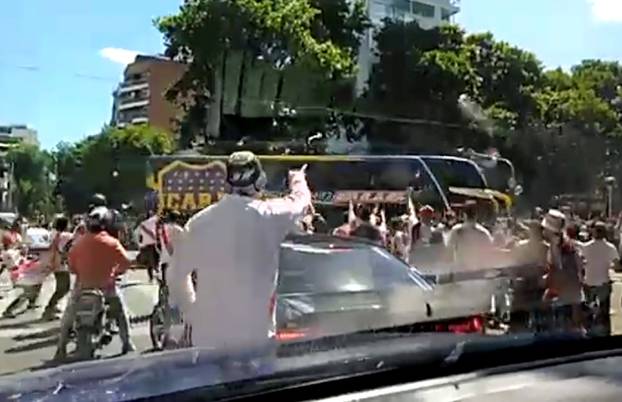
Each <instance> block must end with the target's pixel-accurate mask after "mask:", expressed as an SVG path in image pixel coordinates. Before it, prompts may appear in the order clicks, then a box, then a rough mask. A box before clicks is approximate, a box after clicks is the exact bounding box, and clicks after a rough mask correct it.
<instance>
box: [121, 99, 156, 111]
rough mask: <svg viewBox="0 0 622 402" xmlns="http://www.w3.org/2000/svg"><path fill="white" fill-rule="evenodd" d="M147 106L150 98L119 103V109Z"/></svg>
mask: <svg viewBox="0 0 622 402" xmlns="http://www.w3.org/2000/svg"><path fill="white" fill-rule="evenodd" d="M146 106H149V99H145V100H141V101H136V102H127V103H121V104H119V106H117V110H119V111H121V110H129V109H137V108H141V107H146Z"/></svg>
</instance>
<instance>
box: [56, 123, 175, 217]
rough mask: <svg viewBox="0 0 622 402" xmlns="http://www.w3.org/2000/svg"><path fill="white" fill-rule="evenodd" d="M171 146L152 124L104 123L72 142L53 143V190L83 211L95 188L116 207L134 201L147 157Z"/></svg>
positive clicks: (141, 184) (141, 190)
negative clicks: (97, 130) (55, 182)
mask: <svg viewBox="0 0 622 402" xmlns="http://www.w3.org/2000/svg"><path fill="white" fill-rule="evenodd" d="M173 150H174V142H173V140H172V139H171V137H170V135H169V134H168V133H166V132H164V131H160V130H158V129H156V128H154V127H150V126H147V125H132V126H127V127H125V128H110V127H104V128H103V129H102V131H101V133H99V134H97V135H94V136H91V137H88V138H86V139H85V140H83V141H81V142H79V143H77V144H75V145H68V144H60V145H59V146H58V147H57V150H56V160H57V163H58V171H59V177H60V180H59V183H58V186H57V192H58V193H59V194H61V195H62V196H63V199H64V200H65V205H66V207H67V209H68V210H69V211H71V212H72V213H76V212H82V211H84V210H85V209H86V207H87V205H88V200H89V198H90V196H91V195H92V194H93V193H95V192H100V193H103V194H105V195H107V196H108V198H109V202H110V203H111V204H112V205H113V206H116V207H119V205H120V204H121V203H125V202H130V201H133V202H138V201H139V200H140V199H142V197H143V196H144V193H145V177H146V162H147V158H148V157H149V156H150V155H158V154H167V153H170V152H172V151H173Z"/></svg>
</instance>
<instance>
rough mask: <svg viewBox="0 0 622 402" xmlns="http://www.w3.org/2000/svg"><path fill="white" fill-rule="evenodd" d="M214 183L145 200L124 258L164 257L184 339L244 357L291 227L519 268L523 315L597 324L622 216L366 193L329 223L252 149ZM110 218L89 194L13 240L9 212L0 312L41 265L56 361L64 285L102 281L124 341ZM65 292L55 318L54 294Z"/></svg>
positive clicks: (68, 322) (252, 350) (475, 265)
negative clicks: (150, 208)
mask: <svg viewBox="0 0 622 402" xmlns="http://www.w3.org/2000/svg"><path fill="white" fill-rule="evenodd" d="M227 182H228V184H229V186H230V188H231V194H228V195H226V196H225V197H224V198H222V199H221V200H220V201H219V202H218V203H216V204H213V205H211V206H209V207H208V208H206V209H204V210H202V211H200V212H198V213H196V214H194V215H193V216H191V217H186V216H182V215H181V214H180V213H178V212H176V211H163V212H162V213H160V214H159V215H158V214H156V213H155V212H152V213H150V214H149V215H148V216H147V217H146V219H144V220H143V221H142V222H140V223H139V224H138V225H137V227H136V229H135V231H134V237H135V242H136V243H137V244H138V246H139V250H140V252H139V254H138V258H137V263H139V264H141V265H144V266H146V267H147V268H148V275H149V278H150V280H153V279H154V277H155V275H156V274H157V272H158V271H160V272H163V271H164V270H163V269H162V268H164V267H165V268H166V272H167V273H166V276H167V282H168V284H169V287H170V295H171V303H174V304H175V305H176V306H178V307H179V308H180V310H181V311H182V312H183V315H184V317H185V319H186V320H187V321H188V322H190V323H191V326H192V341H193V344H194V345H195V346H200V347H205V348H210V349H216V350H218V351H219V353H235V354H237V355H239V354H240V351H244V353H246V354H247V356H251V357H252V356H255V355H256V353H258V352H257V351H260V354H262V355H265V354H268V355H272V356H273V355H274V350H275V349H274V348H275V347H274V342H273V338H272V337H270V336H268V335H269V334H272V333H274V331H275V322H274V319H275V294H276V283H277V277H278V259H279V250H280V244H281V242H282V241H283V239H284V238H285V237H286V236H287V234H289V233H291V232H292V231H294V232H298V233H324V234H332V235H337V236H346V237H353V238H360V239H364V240H365V241H367V242H371V243H372V244H375V245H377V246H383V247H386V248H387V249H389V250H390V251H392V252H393V253H394V254H395V255H396V256H397V257H399V258H401V259H403V260H404V261H406V262H408V263H410V264H411V265H414V266H416V267H418V268H419V269H420V270H423V271H428V272H439V271H443V270H445V271H446V270H447V269H451V270H453V271H477V270H482V269H486V268H492V267H499V266H528V267H530V268H529V269H530V271H529V274H528V275H524V277H523V278H522V281H521V283H520V286H518V288H521V287H522V291H521V292H518V293H517V294H516V295H515V296H516V300H515V301H516V303H517V304H520V303H521V300H520V299H521V297H522V298H523V299H525V300H527V301H528V300H531V301H533V300H537V303H536V304H535V305H533V304H531V305H529V306H527V307H525V308H524V309H523V310H524V312H525V314H527V315H528V316H531V315H532V314H534V313H537V312H538V311H540V310H542V308H543V306H547V305H548V306H551V305H555V306H557V307H556V308H557V311H559V312H561V314H562V315H565V316H566V317H567V318H568V319H567V320H566V322H567V323H568V324H567V325H568V327H567V328H568V329H571V328H575V329H576V328H581V327H582V326H583V324H584V322H585V320H584V317H583V315H582V307H583V306H585V303H589V302H591V301H593V300H598V301H599V303H597V305H598V308H599V309H600V315H601V316H602V318H603V320H604V321H605V325H606V327H607V331H609V326H610V324H609V308H610V304H609V300H610V294H611V281H610V277H609V270H610V269H611V268H614V269H617V268H618V267H619V266H620V258H619V253H618V248H617V247H616V246H614V245H613V244H612V241H614V239H612V233H616V231H617V232H620V230H621V229H622V219H620V221H619V222H617V226H616V225H611V224H610V222H603V221H600V220H598V219H594V220H591V221H588V220H583V219H580V218H579V217H577V216H576V215H574V214H573V213H572V211H571V210H568V209H562V210H559V209H551V210H549V211H548V212H547V213H543V211H542V210H541V209H536V210H535V211H534V214H533V216H532V217H530V219H524V220H517V219H513V218H510V217H499V218H497V219H495V220H493V221H490V220H487V221H482V220H480V219H479V211H480V206H479V204H478V203H477V202H474V201H467V202H466V203H465V204H464V205H463V206H462V208H461V209H460V212H459V213H452V212H447V211H443V212H442V213H440V212H439V211H435V209H434V208H433V207H432V206H429V205H423V206H420V207H418V208H417V207H415V205H414V203H413V201H412V200H409V201H408V203H407V205H405V206H403V207H402V208H403V209H402V210H401V211H399V212H397V213H396V212H395V211H396V208H395V207H393V208H392V209H391V210H392V212H391V213H390V214H389V213H387V212H386V209H385V208H384V207H382V206H379V205H355V204H354V203H350V205H349V207H348V211H347V215H346V216H345V219H344V221H342V223H341V224H340V223H337V225H331V224H329V222H327V220H326V219H325V218H324V217H323V216H322V215H321V214H320V213H318V212H317V211H316V210H315V209H314V207H313V206H312V202H311V201H312V200H311V192H310V190H309V187H308V185H307V182H306V177H305V167H303V168H302V169H300V170H296V171H291V172H290V174H289V185H290V192H289V194H288V195H286V196H285V197H282V198H274V199H267V200H266V199H262V198H261V197H260V195H261V193H262V191H263V189H264V188H265V185H266V175H265V173H264V172H263V169H262V167H261V164H260V162H259V160H258V158H257V157H256V156H255V155H253V154H252V153H250V152H237V153H234V154H232V155H231V157H230V158H229V161H228V163H227ZM120 220H121V218H120V215H119V213H118V212H116V211H114V210H113V209H110V208H108V207H107V201H106V199H105V197H103V196H101V195H96V196H94V197H93V202H92V203H91V205H90V207H89V210H88V211H87V212H86V213H85V214H84V215H81V216H80V217H78V218H77V219H73V220H70V219H68V218H66V217H64V216H62V215H59V216H57V217H56V219H55V221H54V224H53V230H52V231H51V233H50V235H49V239H48V242H47V243H46V242H45V241H44V242H43V243H44V244H47V245H45V246H42V247H41V248H37V247H34V246H33V244H28V242H27V241H25V240H24V236H25V233H26V232H27V229H25V228H24V227H22V223H21V222H20V221H16V222H15V223H14V224H13V225H12V226H11V228H10V229H9V230H7V231H5V233H4V236H3V238H2V245H3V264H4V265H3V266H4V267H5V268H8V269H9V270H11V272H12V276H11V277H12V279H13V282H14V284H15V285H16V286H17V287H19V288H21V289H22V290H23V291H22V292H21V294H19V295H18V296H17V297H16V299H15V300H13V301H12V302H11V303H10V305H9V307H8V308H7V309H6V310H5V311H4V313H3V316H4V317H6V318H12V317H15V315H16V314H17V312H18V309H19V308H20V307H21V306H22V305H23V304H27V307H26V308H27V309H33V308H35V307H36V301H37V298H38V296H39V292H40V289H41V286H42V283H43V282H44V281H45V280H46V278H47V277H48V276H49V275H53V276H54V279H55V282H56V289H55V292H54V294H53V295H52V297H51V298H50V300H49V302H48V303H47V306H46V307H45V309H44V312H43V315H42V319H44V320H55V319H59V318H60V320H61V321H60V322H61V324H60V327H61V331H60V337H59V343H58V348H57V353H56V358H57V359H64V358H65V355H66V347H67V343H68V340H69V334H70V331H71V328H72V325H73V321H74V316H75V303H76V300H77V297H78V296H79V294H80V291H81V290H82V289H89V288H97V289H101V290H102V291H103V292H104V293H105V296H106V298H107V299H108V302H109V304H110V306H111V308H112V309H113V311H115V312H116V314H115V316H116V317H117V324H118V327H119V335H120V337H121V340H122V351H123V352H124V353H127V352H130V351H132V350H134V349H135V348H134V345H133V343H132V341H131V337H130V329H129V323H128V317H127V314H126V310H125V307H124V303H123V299H122V297H121V294H120V292H119V289H118V282H117V278H118V277H119V276H120V275H122V274H123V273H124V272H125V271H126V270H127V269H128V267H130V265H131V264H132V263H134V261H131V259H130V258H129V257H128V254H127V252H126V249H125V248H124V246H123V245H122V242H121V241H120V238H122V237H123V233H124V231H123V230H122V228H121V226H120V224H119V223H120ZM332 226H336V227H332ZM215 228H218V229H215ZM614 237H615V236H614ZM33 256H34V257H33ZM17 267H19V269H16V268H17ZM448 267H449V268H448ZM71 273H73V274H75V281H73V288H72V280H71ZM519 290H520V289H519ZM68 294H69V299H68V304H67V307H66V308H65V310H64V311H63V312H62V317H59V314H60V313H61V311H60V310H59V309H58V303H59V301H60V300H61V299H62V298H64V297H65V296H66V295H68ZM526 295H527V296H526ZM527 304H529V303H526V305H527ZM225 305H226V308H224V306H225ZM206 317H209V319H206Z"/></svg>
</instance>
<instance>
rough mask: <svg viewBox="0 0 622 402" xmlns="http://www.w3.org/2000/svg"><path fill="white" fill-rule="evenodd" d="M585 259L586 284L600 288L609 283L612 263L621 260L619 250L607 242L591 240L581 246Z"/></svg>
mask: <svg viewBox="0 0 622 402" xmlns="http://www.w3.org/2000/svg"><path fill="white" fill-rule="evenodd" d="M581 249H582V251H583V256H584V257H585V284H586V285H588V286H599V285H603V284H605V283H607V282H609V268H611V263H613V262H614V261H615V260H618V259H620V256H619V255H618V250H617V249H616V248H615V246H614V245H613V244H611V243H609V242H608V241H607V240H604V239H603V240H596V239H595V240H590V241H589V242H587V243H584V244H583V245H582V246H581Z"/></svg>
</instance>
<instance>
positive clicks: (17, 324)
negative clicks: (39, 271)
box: [0, 270, 157, 375]
mask: <svg viewBox="0 0 622 402" xmlns="http://www.w3.org/2000/svg"><path fill="white" fill-rule="evenodd" d="M19 292H20V290H15V289H12V287H11V285H10V282H9V279H8V277H7V276H6V273H5V274H3V275H2V276H1V277H0V296H1V297H2V299H0V313H1V312H3V311H4V310H5V308H6V307H7V306H8V304H9V303H10V302H11V301H12V300H13V299H14V298H15V296H16V295H17V294H18V293H19ZM121 292H122V295H123V298H124V300H125V304H126V306H127V308H128V311H129V315H130V317H131V319H132V318H133V320H132V321H137V320H136V319H140V318H141V317H146V316H147V315H148V314H149V313H150V312H151V309H152V307H153V305H154V304H155V302H156V300H157V286H156V285H155V284H150V283H149V280H148V277H147V274H146V271H143V270H136V271H129V272H128V273H126V274H125V275H124V277H123V281H122V283H121ZM52 293H54V279H53V277H52V276H50V277H49V278H48V280H47V281H46V282H45V283H44V285H43V288H42V290H41V294H40V296H39V299H38V303H37V304H38V305H39V306H40V307H39V308H37V309H36V310H29V311H26V312H24V313H23V314H21V315H19V316H18V317H16V318H14V319H5V318H0V356H1V358H0V375H5V374H9V373H15V372H20V371H24V370H29V369H37V368H44V367H50V365H52V362H51V361H50V360H51V359H52V356H53V355H54V352H55V351H56V341H57V337H58V332H59V322H60V321H59V320H56V321H52V322H43V321H41V320H40V318H41V314H42V312H43V308H44V307H45V304H46V303H47V301H48V300H49V299H50V296H51V295H52ZM65 304H66V300H63V301H62V302H61V305H60V308H61V309H63V308H64V306H65ZM130 333H131V335H132V340H133V341H134V344H135V345H136V347H137V352H136V353H137V354H140V353H145V352H147V351H149V350H150V349H151V340H150V338H149V327H148V324H147V322H146V321H144V319H143V321H142V322H135V323H132V324H130ZM71 348H72V344H70V345H69V347H68V349H67V350H68V352H71V350H72V349H71ZM120 351H121V342H120V340H119V338H118V336H115V338H114V340H113V342H112V343H111V344H110V345H108V346H107V347H105V348H104V350H102V351H101V354H102V358H109V357H114V356H118V355H119V353H120Z"/></svg>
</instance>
